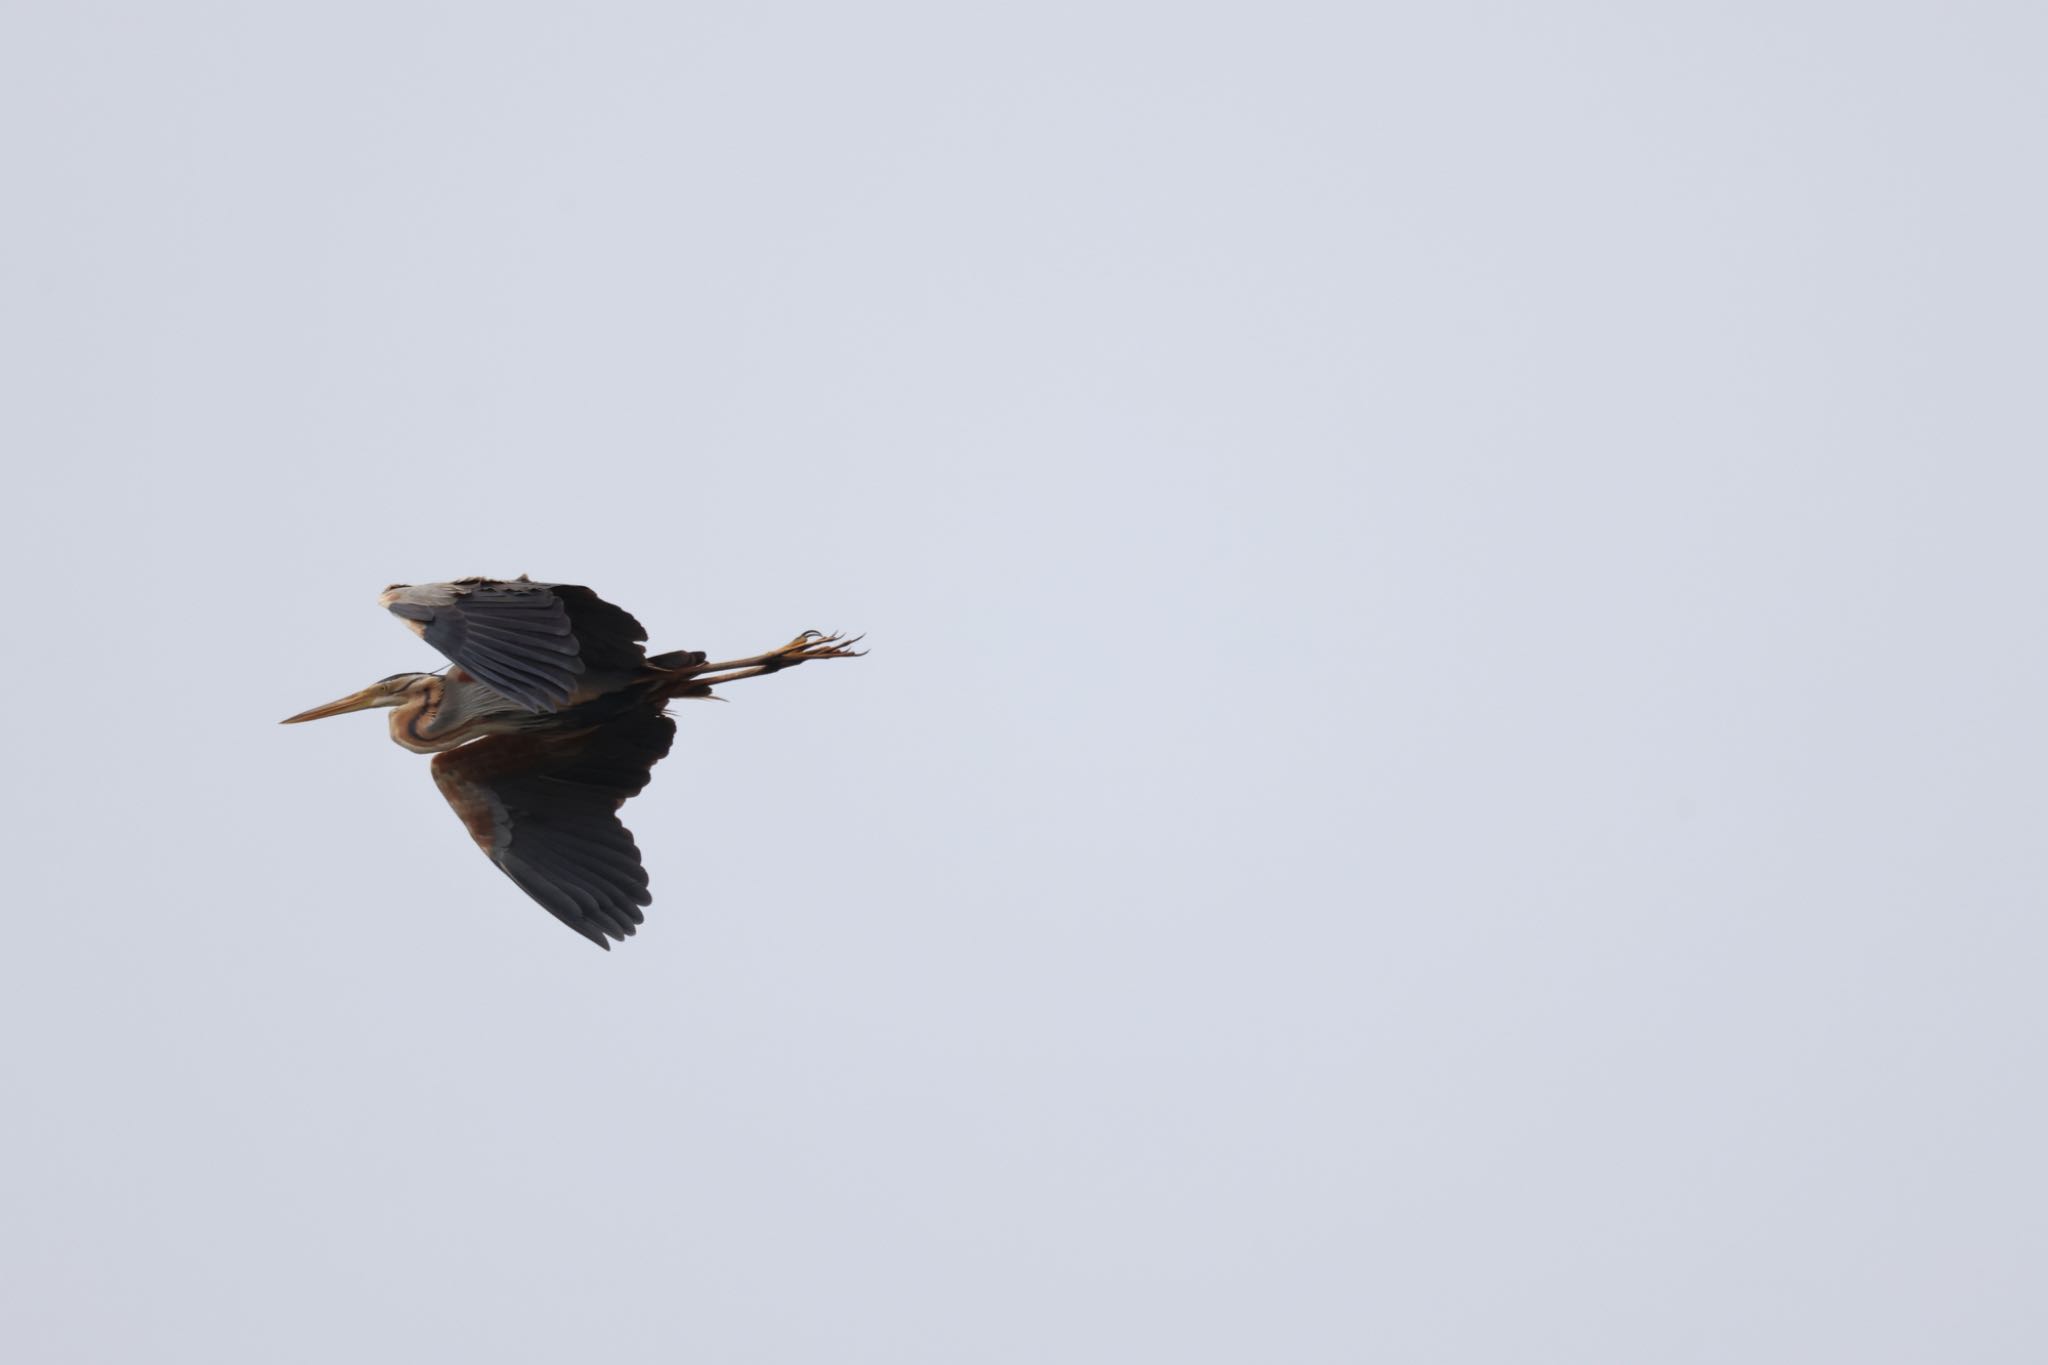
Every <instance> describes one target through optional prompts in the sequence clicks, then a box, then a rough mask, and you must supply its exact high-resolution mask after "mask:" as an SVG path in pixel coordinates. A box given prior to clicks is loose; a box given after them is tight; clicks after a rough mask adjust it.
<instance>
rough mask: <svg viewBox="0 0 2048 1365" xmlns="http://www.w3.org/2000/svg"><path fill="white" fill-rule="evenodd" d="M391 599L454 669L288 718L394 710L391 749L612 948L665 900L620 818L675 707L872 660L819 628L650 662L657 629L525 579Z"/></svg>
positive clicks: (484, 844) (662, 746)
mask: <svg viewBox="0 0 2048 1365" xmlns="http://www.w3.org/2000/svg"><path fill="white" fill-rule="evenodd" d="M378 601H379V603H381V604H382V605H383V606H384V608H385V609H386V610H388V611H389V612H391V614H392V615H394V616H396V617H398V618H399V619H400V620H401V621H403V622H404V623H405V624H406V625H407V626H408V627H409V628H411V630H412V631H413V632H414V633H415V634H417V635H418V636H419V637H420V638H421V639H423V640H425V641H426V642H427V643H428V644H429V645H432V646H433V647H434V648H435V649H436V650H439V651H440V652H441V654H443V655H444V656H445V657H446V658H447V659H448V666H447V667H446V668H445V669H443V670H440V671H437V672H433V673H393V674H392V675H391V676H390V677H388V678H380V679H378V680H377V681H376V682H374V683H371V684H370V685H369V686H368V687H366V688H364V689H363V690H362V691H360V692H353V693H350V694H349V695H348V696H346V697H343V698H341V699H340V700H339V701H331V702H328V703H327V704H326V705H324V706H315V707H313V708H311V709H310V710H306V711H301V712H299V713H298V714H297V715H295V716H287V717H285V719H284V720H283V721H282V722H280V723H281V724H284V725H297V724H300V723H301V722H304V721H309V720H320V719H322V718H324V717H327V716H339V715H343V714H346V713H347V712H350V711H367V710H371V709H375V708H379V707H383V708H389V709H390V711H391V738H392V740H393V741H394V742H395V743H397V744H398V745H400V746H401V747H403V748H406V749H410V750H411V751H413V752H414V753H419V754H432V755H434V759H433V763H432V770H433V775H434V782H435V784H436V785H437V786H438V787H440V789H441V794H442V795H443V796H444V797H446V798H447V800H448V804H449V805H450V806H452V807H453V808H454V810H455V813H456V815H458V816H459V817H461V820H462V823H463V825H464V826H465V827H466V828H467V829H468V831H469V834H470V837H471V838H472V839H474V840H475V841H476V845H477V847H478V848H480V849H482V850H483V851H484V855H485V856H486V857H488V858H489V859H490V860H491V862H492V863H493V864H494V865H496V867H497V868H498V870H499V871H501V872H503V873H504V874H505V875H506V876H507V877H510V878H511V879H512V881H513V882H514V883H515V884H516V885H517V886H518V887H519V889H520V890H522V891H524V892H525V893H526V894H527V895H529V896H531V897H532V898H533V899H534V900H535V901H536V902H538V903H539V904H540V906H541V907H542V908H543V909H545V910H546V911H547V912H548V913H549V914H551V915H553V916H554V917H555V918H556V919H558V920H560V921H561V922H562V923H564V924H566V925H568V926H569V927H570V928H571V929H574V930H575V931H576V932H577V933H579V934H581V935H583V936H584V937H585V938H587V939H589V940H590V941H591V942H593V943H595V944H597V946H598V947H600V948H603V949H605V950H606V951H607V952H609V951H610V950H611V946H612V945H611V940H614V939H616V940H619V941H621V942H623V941H624V940H625V939H626V938H627V937H629V936H630V935H631V934H632V933H633V932H634V931H635V930H636V929H638V928H639V927H640V925H641V924H643V923H644V922H645V919H646V917H645V916H644V915H643V914H642V907H644V906H647V905H651V904H652V903H653V896H652V895H651V894H650V892H649V891H648V881H647V872H646V869H645V868H644V867H643V866H642V865H641V861H640V849H639V847H638V846H637V845H636V844H635V843H634V842H633V836H632V834H631V832H630V831H628V830H627V829H626V827H625V825H624V824H623V823H621V822H620V820H619V815H618V811H619V807H620V806H622V805H624V804H625V803H626V801H627V800H629V799H630V798H632V797H634V796H637V795H639V794H640V791H641V790H642V789H643V788H644V787H646V785H647V781H648V778H649V776H650V774H651V773H652V771H653V768H654V765H655V764H657V763H659V762H660V761H661V760H662V758H663V757H664V756H665V755H667V753H668V751H669V745H670V744H671V743H672V742H673V741H674V739H675V733H676V723H675V721H674V720H673V719H672V718H671V717H670V716H669V715H668V714H667V705H668V703H669V702H670V701H672V700H676V699H679V698H698V697H712V696H714V694H713V692H712V690H711V689H712V688H714V687H718V686H721V685H723V684H725V683H730V682H738V681H739V680H740V679H742V678H755V677H764V676H766V675H768V674H770V673H779V672H781V671H782V670H783V669H786V668H794V667H796V666H797V665H798V664H806V663H811V662H814V661H816V660H819V659H847V658H856V657H859V656H860V655H862V654H865V653H866V652H867V651H866V650H858V649H855V648H854V645H856V644H858V643H859V642H860V640H861V637H860V636H854V637H853V638H851V639H848V638H846V637H845V636H843V635H840V634H837V633H833V634H826V633H823V632H820V631H815V630H807V631H804V632H803V633H802V634H801V635H798V636H797V637H796V638H795V639H793V640H791V641H790V642H789V643H788V644H785V645H782V646H780V647H778V648H775V649H771V650H768V651H766V652H765V653H761V654H756V655H752V656H751V657H748V658H744V659H726V660H723V661H720V662H717V663H707V662H706V661H705V654H704V652H703V651H702V650H694V649H693V650H676V651H673V652H670V653H666V654H656V655H652V656H649V655H648V654H647V653H646V652H645V650H644V649H643V648H642V645H643V644H644V643H645V642H646V639H647V631H646V629H645V628H644V627H642V626H641V624H640V623H639V622H638V621H637V620H635V619H634V618H633V616H632V614H631V613H629V612H627V611H626V610H625V609H624V608H622V607H617V606H614V605H612V604H611V603H610V602H607V601H605V600H604V599H603V598H601V597H599V596H598V595H597V594H596V593H594V592H592V591H591V590H590V589H589V588H586V587H583V586H581V585H579V584H573V583H538V582H535V581H533V580H532V579H530V578H528V577H526V576H525V575H523V574H522V575H521V576H519V577H518V578H513V579H497V578H458V579H455V580H453V581H451V582H447V583H421V584H408V583H394V584H392V585H391V586H390V587H388V588H386V589H385V590H384V592H383V593H382V594H381V595H380V596H379V598H378Z"/></svg>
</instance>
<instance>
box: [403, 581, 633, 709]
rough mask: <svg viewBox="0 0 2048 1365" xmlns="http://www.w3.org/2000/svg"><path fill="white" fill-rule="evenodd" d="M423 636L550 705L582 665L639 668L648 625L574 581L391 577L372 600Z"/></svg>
mask: <svg viewBox="0 0 2048 1365" xmlns="http://www.w3.org/2000/svg"><path fill="white" fill-rule="evenodd" d="M377 600H378V601H379V602H381V603H383V604H384V606H385V608H386V609H388V610H389V611H390V612H391V614H392V615H394V616H397V617H399V618H401V619H402V620H404V622H405V623H406V625H408V626H410V627H411V628H412V629H413V631H415V632H416V633H417V634H418V635H419V636H420V638H421V639H423V640H425V641H426V642H427V643H428V644H430V645H432V646H433V647H434V648H435V649H438V650H440V651H441V652H442V653H443V654H445V655H447V656H448V658H449V659H450V660H451V661H452V662H454V663H455V664H456V665H457V666H459V667H461V668H464V669H467V670H468V671H469V672H470V673H472V674H474V675H476V676H477V677H478V678H480V679H482V680H483V681H484V682H486V683H488V684H489V685H490V686H491V687H492V688H493V689H495V690H496V691H498V692H501V693H503V694H504V695H505V696H507V697H509V698H511V699H512V700H513V701H515V702H517V703H519V705H521V706H523V707H525V708H526V709H527V710H529V711H549V712H551V711H554V710H556V709H557V708H559V707H561V706H563V705H564V704H566V703H567V702H568V700H569V698H570V697H571V696H572V695H573V694H574V693H575V691H576V681H577V679H578V678H579V677H580V676H581V675H582V674H583V673H584V672H585V671H586V670H597V671H611V670H626V671H633V670H637V669H638V668H639V667H640V665H641V664H642V663H643V662H644V661H645V659H646V654H645V652H644V651H643V650H642V649H641V645H642V644H643V643H644V642H645V641H646V639H647V632H646V630H645V629H643V628H642V627H641V625H640V623H639V622H638V621H636V620H634V619H633V617H632V614H631V613H629V612H627V611H625V610H624V609H623V608H620V607H615V606H613V605H612V604H611V603H609V602H607V601H605V600H604V599H603V598H601V597H599V596H598V595H597V594H596V593H594V592H592V591H591V590H590V589H588V588H585V587H579V586H577V585H576V584H573V583H535V582H532V581H531V580H529V579H526V578H516V579H513V580H511V581H509V582H501V581H499V580H497V579H494V578H463V579H458V580H456V581H455V582H453V583H421V584H417V585H415V584H409V583H396V584H393V585H392V586H391V587H389V588H386V589H385V590H384V593H383V595H382V596H381V597H379V598H378V599H377Z"/></svg>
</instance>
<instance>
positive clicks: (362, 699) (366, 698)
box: [278, 687, 382, 725]
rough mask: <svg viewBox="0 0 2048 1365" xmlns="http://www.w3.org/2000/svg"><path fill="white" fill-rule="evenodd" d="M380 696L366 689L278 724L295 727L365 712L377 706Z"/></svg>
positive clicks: (375, 690) (380, 694)
mask: <svg viewBox="0 0 2048 1365" xmlns="http://www.w3.org/2000/svg"><path fill="white" fill-rule="evenodd" d="M380 696H382V693H381V692H380V691H379V690H378V689H377V688H375V687H366V688H364V689H363V690H362V691H360V692H354V693H351V694H350V695H348V696H346V697H343V698H342V699H341V700H340V701H331V702H328V703H327V705H325V706H316V707H314V708H313V709H312V710H310V711H301V712H299V714H297V715H296V716H286V717H285V718H284V719H283V720H281V721H279V722H278V724H279V725H297V724H298V723H299V722H300V721H302V720H325V719H326V718H327V717H329V716H339V715H343V714H345V713H347V712H349V711H367V710H369V709H370V708H371V707H373V706H375V705H376V704H377V701H378V698H379V697H380Z"/></svg>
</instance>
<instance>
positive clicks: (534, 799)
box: [433, 710, 676, 948]
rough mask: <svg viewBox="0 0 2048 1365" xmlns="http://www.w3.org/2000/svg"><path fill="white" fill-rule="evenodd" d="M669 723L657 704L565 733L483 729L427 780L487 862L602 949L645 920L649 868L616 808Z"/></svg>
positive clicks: (649, 764)
mask: <svg viewBox="0 0 2048 1365" xmlns="http://www.w3.org/2000/svg"><path fill="white" fill-rule="evenodd" d="M675 734H676V724H675V722H674V721H672V720H670V719H669V718H668V717H667V716H664V715H662V714H661V713H660V712H659V711H655V710H639V711H633V712H631V713H629V714H627V715H625V716H623V717H621V718H619V719H618V720H614V721H610V722H608V723H606V724H603V725H600V726H597V727H595V728H594V729H589V730H580V731H571V732H570V733H568V734H565V735H489V736H486V737H485V738H483V739H479V740H474V741H472V742H470V743H468V744H464V745H462V746H460V747H459V748H454V749H450V750H448V751H447V752H445V753H441V754H436V755H435V756H434V764H433V768H434V781H435V783H436V784H438V785H439V786H440V788H441V794H442V795H443V796H445V797H447V798H448V804H449V805H451V806H453V807H455V813H456V814H457V815H459V816H461V817H462V823H463V824H465V825H467V826H468V827H469V833H470V837H471V838H473V839H475V840H476V842H477V847H479V848H481V849H482V850H483V851H484V853H485V854H486V855H488V856H489V858H490V860H491V861H492V862H494V863H496V864H497V865H498V867H499V868H500V870H502V871H503V872H504V873H505V875H506V876H508V877H510V878H511V879H512V880H513V881H515V882H517V883H518V884H519V889H520V890H522V891H524V892H525V893H526V894H527V895H529V896H531V897H533V898H534V899H535V900H536V901H539V902H540V903H541V905H542V906H543V907H544V908H545V909H546V910H547V911H548V912H549V913H550V914H552V915H554V917H555V918H556V919H559V920H560V921H562V923H564V924H566V925H568V926H569V927H570V928H571V929H574V930H575V931H576V932H577V933H579V934H582V935H583V936H584V937H585V938H588V939H590V940H591V941H592V942H593V943H595V944H597V946H598V947H600V948H610V947H611V944H609V943H607V942H606V941H605V936H606V935H607V934H609V935H610V936H611V937H613V938H617V939H623V938H625V937H626V936H627V935H628V934H631V933H632V932H633V930H634V928H635V927H636V926H638V925H639V924H640V923H641V921H642V920H643V918H644V916H642V915H641V913H640V907H641V906H643V905H647V904H649V903H650V902H651V901H652V899H653V897H651V896H649V895H648V893H647V873H646V871H645V870H644V869H643V868H642V867H641V866H640V850H639V848H638V847H637V846H635V844H634V843H633V836H632V834H630V833H629V832H628V831H627V829H626V827H625V826H624V825H622V824H620V823H619V816H618V810H619V807H620V806H621V805H624V804H625V802H626V800H627V798H629V797H632V796H636V795H638V794H639V792H640V789H641V788H643V787H645V786H646V785H647V778H648V774H649V772H650V771H651V770H652V769H653V767H654V765H655V764H656V763H659V762H660V761H661V760H662V758H663V756H664V755H666V754H667V753H668V748H669V744H670V743H671V742H672V741H673V740H674V739H675Z"/></svg>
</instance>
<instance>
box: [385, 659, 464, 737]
mask: <svg viewBox="0 0 2048 1365" xmlns="http://www.w3.org/2000/svg"><path fill="white" fill-rule="evenodd" d="M447 696H448V689H447V687H446V685H445V684H443V683H442V681H441V680H440V679H439V678H436V677H434V676H432V675H431V674H430V675H428V676H427V677H424V678H421V679H420V680H419V681H418V682H416V683H414V684H413V685H412V686H411V687H409V688H407V689H406V692H405V700H403V701H401V702H399V703H398V705H397V706H395V707H393V708H392V711H391V742H392V743H394V744H397V745H399V746H400V747H402V748H406V749H410V750H412V751H413V752H414V753H416V754H435V753H439V752H440V751H441V750H443V749H452V748H454V747H455V746H456V745H457V744H459V743H461V742H462V741H461V740H460V739H458V738H457V737H455V736H454V735H452V734H449V733H448V731H449V730H451V729H453V728H455V727H452V726H450V725H449V724H448V723H447V722H448V721H449V720H452V719H454V717H451V716H446V715H445V714H444V713H445V710H446V706H445V703H446V700H447Z"/></svg>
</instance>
